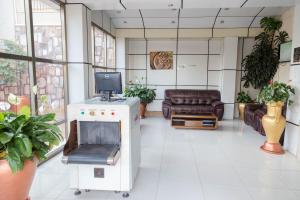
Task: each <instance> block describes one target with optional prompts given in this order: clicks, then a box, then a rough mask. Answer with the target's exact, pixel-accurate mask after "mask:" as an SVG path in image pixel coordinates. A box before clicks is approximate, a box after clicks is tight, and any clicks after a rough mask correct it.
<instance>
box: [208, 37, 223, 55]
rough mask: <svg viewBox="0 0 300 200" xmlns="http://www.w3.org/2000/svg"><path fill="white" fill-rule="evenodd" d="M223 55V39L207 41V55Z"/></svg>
mask: <svg viewBox="0 0 300 200" xmlns="http://www.w3.org/2000/svg"><path fill="white" fill-rule="evenodd" d="M222 53H223V39H211V40H209V54H222Z"/></svg>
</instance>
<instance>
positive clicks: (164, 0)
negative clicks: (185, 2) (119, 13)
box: [122, 0, 181, 9]
mask: <svg viewBox="0 0 300 200" xmlns="http://www.w3.org/2000/svg"><path fill="white" fill-rule="evenodd" d="M122 2H123V4H124V5H125V7H126V8H127V9H172V8H180V5H181V0H123V1H122Z"/></svg>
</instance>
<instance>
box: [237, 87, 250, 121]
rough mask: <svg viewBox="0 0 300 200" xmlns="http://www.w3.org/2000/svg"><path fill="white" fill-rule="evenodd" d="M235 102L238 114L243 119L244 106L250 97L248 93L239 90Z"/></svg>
mask: <svg viewBox="0 0 300 200" xmlns="http://www.w3.org/2000/svg"><path fill="white" fill-rule="evenodd" d="M236 100H237V102H238V103H239V114H240V119H241V120H244V114H245V106H246V104H247V103H251V102H252V99H251V97H250V96H249V94H248V93H246V92H244V91H241V92H239V93H238V96H237V99H236Z"/></svg>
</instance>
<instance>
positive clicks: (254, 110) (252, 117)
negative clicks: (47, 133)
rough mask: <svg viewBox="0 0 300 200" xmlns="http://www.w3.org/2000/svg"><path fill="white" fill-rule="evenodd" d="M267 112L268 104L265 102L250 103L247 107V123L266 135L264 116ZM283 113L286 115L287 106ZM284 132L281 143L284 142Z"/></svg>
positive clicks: (245, 117)
mask: <svg viewBox="0 0 300 200" xmlns="http://www.w3.org/2000/svg"><path fill="white" fill-rule="evenodd" d="M266 113H267V106H266V105H264V104H255V103H250V104H247V105H246V107H245V116H244V120H245V124H247V125H249V126H252V127H253V128H254V130H256V131H257V132H258V133H259V134H261V135H263V136H265V135H266V133H265V130H264V128H263V125H262V118H263V116H264V115H265V114H266ZM282 115H283V116H286V106H285V107H284V108H283V109H282ZM283 139H284V134H282V137H281V139H280V143H281V144H283Z"/></svg>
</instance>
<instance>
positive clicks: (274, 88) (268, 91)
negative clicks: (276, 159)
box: [258, 82, 295, 154]
mask: <svg viewBox="0 0 300 200" xmlns="http://www.w3.org/2000/svg"><path fill="white" fill-rule="evenodd" d="M293 94H295V89H294V88H292V87H291V86H289V85H287V84H285V83H279V82H274V83H273V82H270V84H269V85H267V86H265V87H263V89H262V90H261V92H260V94H259V95H258V101H259V102H260V103H265V104H266V105H267V108H268V111H267V114H266V115H264V117H263V118H262V124H263V127H264V130H265V132H266V136H267V141H266V142H265V143H264V145H262V146H261V149H263V150H265V151H267V152H270V153H274V154H283V153H284V151H283V149H282V147H281V145H280V143H279V140H280V137H281V135H282V133H283V131H284V128H285V125H286V119H285V118H284V117H283V116H282V107H283V106H284V105H285V103H288V104H289V105H291V104H292V103H293V101H291V100H290V97H291V96H292V95H293Z"/></svg>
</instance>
